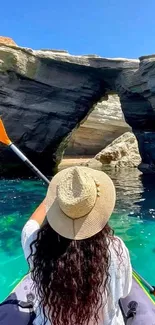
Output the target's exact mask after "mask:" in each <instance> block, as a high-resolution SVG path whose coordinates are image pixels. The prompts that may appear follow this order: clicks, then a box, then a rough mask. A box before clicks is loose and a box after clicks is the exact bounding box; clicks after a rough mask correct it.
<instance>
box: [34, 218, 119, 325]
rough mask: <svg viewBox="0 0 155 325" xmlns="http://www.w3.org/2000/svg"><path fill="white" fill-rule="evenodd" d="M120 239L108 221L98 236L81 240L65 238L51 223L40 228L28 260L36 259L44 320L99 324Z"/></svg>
mask: <svg viewBox="0 0 155 325" xmlns="http://www.w3.org/2000/svg"><path fill="white" fill-rule="evenodd" d="M116 240H117V239H116V237H114V232H113V230H112V229H111V228H110V226H109V225H108V224H107V225H106V226H105V227H104V229H103V230H102V231H100V232H99V233H97V234H96V235H95V236H93V237H91V238H88V239H85V240H77V241H76V240H70V239H66V238H64V237H61V236H60V235H58V234H57V233H56V232H55V231H54V230H53V229H52V228H51V227H50V225H49V224H48V223H46V224H44V225H43V226H42V227H41V228H40V230H39V232H38V234H37V239H36V240H35V241H33V242H32V244H31V246H30V248H31V254H30V256H29V258H28V261H29V263H30V260H31V261H33V263H32V265H33V266H32V270H31V273H32V280H33V282H34V286H35V288H36V291H37V294H38V296H39V301H40V307H41V308H42V310H43V314H44V323H46V320H47V319H49V320H50V322H51V323H52V324H53V325H69V324H72V325H83V324H86V325H88V324H89V321H92V323H93V324H94V325H95V324H98V321H99V311H100V308H101V307H104V305H105V304H106V302H107V295H108V286H109V283H110V273H109V266H110V262H111V253H110V250H109V244H110V242H111V241H113V242H114V241H116ZM34 247H35V250H34ZM117 254H118V257H119V256H120V255H121V253H120V252H117Z"/></svg>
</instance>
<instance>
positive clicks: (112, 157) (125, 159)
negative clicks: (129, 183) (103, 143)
mask: <svg viewBox="0 0 155 325" xmlns="http://www.w3.org/2000/svg"><path fill="white" fill-rule="evenodd" d="M95 159H96V160H99V161H100V162H101V163H102V164H105V165H110V166H111V167H115V168H120V167H138V165H139V164H140V162H141V158H140V154H139V150H138V143H137V140H136V137H135V136H134V134H133V133H131V132H126V133H124V134H123V135H121V136H120V137H119V138H117V139H116V140H114V141H113V142H112V143H111V144H110V145H109V146H107V147H106V148H105V149H104V150H102V151H101V152H100V153H98V154H97V155H96V157H95Z"/></svg>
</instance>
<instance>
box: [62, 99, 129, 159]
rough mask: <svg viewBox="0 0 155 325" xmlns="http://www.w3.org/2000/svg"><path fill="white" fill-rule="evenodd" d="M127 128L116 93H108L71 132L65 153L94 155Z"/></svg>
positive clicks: (127, 129)
mask: <svg viewBox="0 0 155 325" xmlns="http://www.w3.org/2000/svg"><path fill="white" fill-rule="evenodd" d="M129 130H131V128H130V127H129V125H128V124H127V123H126V122H125V120H124V116H123V112H122V109H121V104H120V100H119V97H118V95H116V94H115V95H108V99H107V98H105V99H104V100H101V102H98V103H97V105H95V106H94V109H93V111H92V112H91V113H90V114H89V116H88V118H87V119H86V120H85V121H84V123H82V124H80V126H79V128H78V129H76V130H75V131H74V132H73V134H72V136H71V139H70V140H69V143H68V147H67V150H66V151H65V155H70V156H73V155H84V156H87V155H95V154H97V153H98V152H99V151H101V150H102V149H103V148H105V147H106V146H107V145H108V144H110V143H111V142H112V141H113V140H114V139H116V138H118V137H119V136H120V135H121V134H123V133H125V132H127V131H129Z"/></svg>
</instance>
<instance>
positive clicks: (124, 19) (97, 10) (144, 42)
mask: <svg viewBox="0 0 155 325" xmlns="http://www.w3.org/2000/svg"><path fill="white" fill-rule="evenodd" d="M0 35H1V36H10V37H12V38H13V39H14V40H15V42H16V43H17V44H18V45H20V46H25V47H31V48H34V49H40V48H50V49H66V50H68V51H69V53H71V54H98V55H101V56H104V57H128V58H137V57H139V56H141V55H147V54H152V53H155V0H148V1H146V0H141V1H140V0H77V1H75V0H72V1H71V0H54V1H53V0H44V1H43V0H31V1H30V0H25V1H23V0H10V1H9V2H8V1H6V0H4V1H2V2H1V19H0Z"/></svg>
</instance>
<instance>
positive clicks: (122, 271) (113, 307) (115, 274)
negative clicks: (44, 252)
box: [22, 220, 132, 325]
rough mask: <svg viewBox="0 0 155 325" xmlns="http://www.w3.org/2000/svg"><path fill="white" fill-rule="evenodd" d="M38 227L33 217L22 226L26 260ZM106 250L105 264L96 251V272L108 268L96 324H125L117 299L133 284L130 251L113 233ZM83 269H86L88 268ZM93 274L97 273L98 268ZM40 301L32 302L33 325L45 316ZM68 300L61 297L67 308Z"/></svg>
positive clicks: (92, 322)
mask: <svg viewBox="0 0 155 325" xmlns="http://www.w3.org/2000/svg"><path fill="white" fill-rule="evenodd" d="M106 228H107V230H106V235H107V233H108V231H109V234H111V231H110V228H109V226H107V227H106ZM39 230H40V228H39V225H38V223H37V222H36V221H34V220H30V221H28V222H27V223H26V225H25V226H24V228H23V231H22V246H23V250H24V254H25V258H26V259H27V258H28V256H29V255H30V253H31V250H30V245H31V243H32V242H33V241H35V240H36V239H37V237H38V232H39ZM48 231H49V236H50V237H51V239H52V241H53V237H54V236H53V237H52V236H51V235H52V231H51V229H50V228H49V229H48ZM44 235H45V236H46V238H47V233H45V232H44ZM55 235H56V234H55ZM101 235H102V233H101ZM102 237H103V236H102ZM61 239H62V238H61ZM104 239H105V240H106V241H107V236H105V238H104ZM104 239H103V244H104ZM59 240H60V238H59ZM64 242H65V241H64ZM64 242H63V244H64ZM94 242H95V238H94ZM40 245H42V243H40ZM40 245H39V247H38V252H40ZM101 247H103V245H101ZM64 249H65V245H64V248H63V249H61V250H62V251H61V253H63V250H64ZM106 249H107V250H108V254H105V256H104V258H107V256H109V261H108V260H107V261H106V262H105V263H103V264H104V265H103V264H102V263H101V259H102V257H101V256H100V254H99V260H98V264H100V266H99V268H98V271H99V270H100V277H101V276H102V274H105V269H104V270H102V267H105V268H107V274H106V275H108V277H107V290H108V291H107V296H106V294H105V293H102V298H101V302H102V307H101V308H100V310H99V313H98V316H99V319H98V323H97V324H98V325H103V324H104V325H122V324H124V322H123V318H122V315H121V311H120V308H119V304H118V302H119V299H120V298H123V297H126V296H127V295H128V294H129V292H130V289H131V285H132V270H131V264H130V258H129V253H128V250H127V248H126V246H125V245H124V243H123V241H122V240H121V239H120V238H118V237H116V236H111V238H110V239H109V241H108V244H107V246H106ZM54 250H55V247H54ZM35 251H36V250H35V249H34V248H33V253H34V252H35ZM59 253H60V252H59ZM39 254H40V253H39ZM36 258H37V260H38V257H37V256H36ZM55 258H57V256H56V255H55ZM94 258H95V257H94ZM75 263H76V265H77V268H78V267H79V266H78V261H77V260H75ZM30 264H31V268H33V267H34V265H33V262H32V260H31V262H30ZM65 267H66V266H65ZM40 268H42V264H41V265H40ZM95 268H96V262H95V264H94V272H95ZM108 268H109V269H108ZM35 270H36V266H35ZM38 271H39V267H38ZM42 271H43V270H42ZM75 271H76V270H75ZM43 272H44V271H43ZM71 272H72V271H71ZM86 272H88V270H87V271H86ZM95 273H97V271H96V272H95ZM46 276H47V274H46ZM87 276H88V274H87V275H85V277H86V278H87ZM91 276H95V274H92V273H91ZM69 277H70V275H69ZM35 280H36V282H37V279H35ZM38 281H40V277H39V278H38ZM78 281H79V279H78ZM93 281H94V286H95V285H96V288H94V290H97V289H98V288H97V286H98V284H99V282H97V281H95V279H94V280H93ZM60 282H61V281H60ZM63 283H64V282H63ZM59 285H61V283H59ZM66 285H67V284H66ZM92 285H93V283H92ZM38 286H39V284H38ZM77 286H79V282H78V283H77ZM61 293H62V288H61ZM92 299H94V296H93V295H92ZM39 301H40V298H39V297H38V298H37V299H36V302H35V309H36V312H37V318H36V320H35V321H34V325H42V324H44V323H43V322H44V315H43V311H42V309H41V310H40V309H39ZM67 302H68V299H67V297H66V296H65V297H64V306H65V308H66V307H67ZM69 304H70V305H71V302H70V301H69ZM77 304H78V301H77ZM96 308H97V306H96ZM75 310H76V312H77V306H76V304H75ZM88 312H89V311H88ZM46 324H47V325H49V324H51V323H50V322H49V321H47V322H46ZM68 324H69V323H68ZM85 324H86V325H87V322H86V323H82V325H85ZM88 324H89V325H94V320H92V321H90V322H89V323H88ZM71 325H72V324H71Z"/></svg>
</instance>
